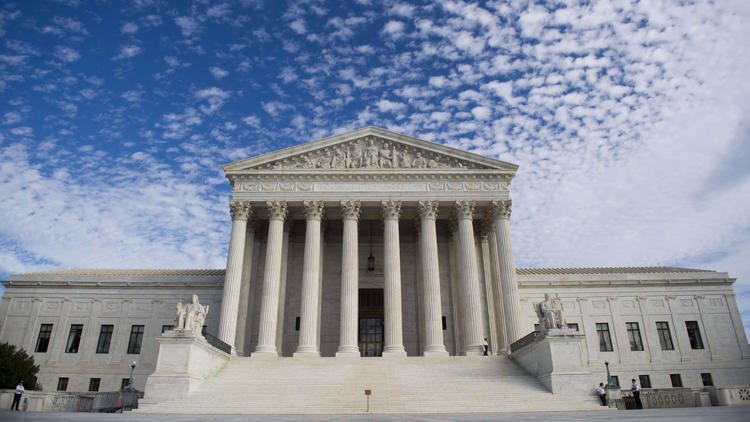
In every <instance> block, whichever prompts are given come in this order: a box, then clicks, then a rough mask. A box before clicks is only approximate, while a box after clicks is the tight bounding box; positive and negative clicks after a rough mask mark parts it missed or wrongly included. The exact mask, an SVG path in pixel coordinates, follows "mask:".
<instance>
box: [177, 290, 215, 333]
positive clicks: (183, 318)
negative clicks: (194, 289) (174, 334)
mask: <svg viewBox="0 0 750 422" xmlns="http://www.w3.org/2000/svg"><path fill="white" fill-rule="evenodd" d="M208 306H209V305H201V304H200V302H198V295H193V300H192V302H191V303H188V304H187V305H183V304H182V302H177V316H176V319H175V328H174V329H175V331H181V332H190V333H192V334H193V335H194V336H196V337H203V334H202V333H201V331H202V329H203V323H204V322H205V321H206V315H208Z"/></svg>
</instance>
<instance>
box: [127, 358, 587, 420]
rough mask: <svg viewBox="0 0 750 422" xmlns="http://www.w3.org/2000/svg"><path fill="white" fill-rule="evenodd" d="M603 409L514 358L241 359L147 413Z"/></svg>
mask: <svg viewBox="0 0 750 422" xmlns="http://www.w3.org/2000/svg"><path fill="white" fill-rule="evenodd" d="M365 389H369V390H371V392H372V394H371V395H370V402H369V406H370V410H369V411H370V412H373V413H457V412H520V411H535V410H539V411H542V410H586V409H592V410H594V409H600V406H598V404H597V403H598V402H597V399H596V397H595V396H589V397H566V396H561V395H553V394H551V393H549V392H548V391H547V390H546V389H545V388H544V387H543V386H542V385H541V384H540V383H539V382H538V381H537V380H536V379H535V378H533V377H531V376H529V375H528V374H526V373H525V372H524V371H523V370H522V369H521V368H520V367H519V366H517V365H516V364H515V363H514V362H513V361H511V360H510V359H508V358H507V357H501V356H490V357H445V358H430V359H426V358H419V357H409V358H354V359H342V358H244V357H235V358H233V359H232V360H231V361H230V362H229V363H228V364H227V365H226V366H225V367H224V368H223V369H222V370H221V371H220V372H219V373H218V374H216V375H215V376H213V377H212V378H209V379H207V380H206V381H205V382H204V383H203V384H202V385H201V387H200V388H199V389H198V391H196V392H195V393H193V394H192V395H191V396H190V397H189V398H188V399H186V400H175V401H167V402H162V403H156V404H144V405H142V406H141V408H140V409H139V410H138V411H139V412H149V413H180V414H210V413H219V414H338V413H362V412H366V411H367V399H366V396H365V395H364V390H365Z"/></svg>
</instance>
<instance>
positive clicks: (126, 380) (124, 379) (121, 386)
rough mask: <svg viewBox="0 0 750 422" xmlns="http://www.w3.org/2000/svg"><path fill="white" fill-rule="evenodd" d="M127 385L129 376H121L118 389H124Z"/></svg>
mask: <svg viewBox="0 0 750 422" xmlns="http://www.w3.org/2000/svg"><path fill="white" fill-rule="evenodd" d="M128 385H130V378H123V379H122V382H121V383H120V390H124V389H125V387H127V386H128Z"/></svg>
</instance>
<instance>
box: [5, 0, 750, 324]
mask: <svg viewBox="0 0 750 422" xmlns="http://www.w3.org/2000/svg"><path fill="white" fill-rule="evenodd" d="M749 18H750V2H746V1H720V2H695V4H693V2H670V1H664V2H652V1H647V2H640V3H638V2H630V1H613V2H593V1H580V2H577V1H567V2H566V1H555V2H541V3H537V2H530V1H510V2H506V1H495V2H486V3H481V4H471V3H464V2H460V1H437V2H433V1H429V2H414V3H406V2H397V1H377V2H376V1H364V0H362V1H349V2H340V3H328V2H321V1H299V2H281V1H251V0H248V1H239V2H204V1H191V2H165V1H149V0H141V1H132V2H106V1H93V2H83V1H50V2H41V1H23V2H12V1H11V2H3V3H2V5H0V196H1V197H2V198H3V206H2V208H0V276H3V277H4V276H5V275H7V274H9V273H18V272H25V271H33V270H43V269H51V268H69V267H89V268H96V267H98V268H102V267H106V268H113V267H114V268H159V267H167V268H170V267H171V268H222V267H224V265H225V253H226V248H227V242H228V238H229V218H228V212H227V201H228V198H229V186H228V183H227V182H226V180H225V179H224V177H223V174H222V173H221V169H220V166H221V164H225V163H228V162H231V161H235V160H239V159H243V158H247V157H250V156H253V155H256V154H260V153H264V152H268V151H271V150H274V149H278V148H281V147H285V146H289V145H294V144H298V143H301V142H307V141H309V140H313V139H317V138H321V137H324V136H329V135H332V134H335V133H340V132H342V131H346V130H351V129H355V128H358V127H362V126H365V125H376V126H381V127H384V128H387V129H391V130H394V131H397V132H402V133H406V134H409V135H413V136H416V137H420V138H423V139H428V140H432V141H435V142H440V143H443V144H446V145H450V146H454V147H458V148H462V149H466V150H469V151H472V152H475V153H479V154H484V155H487V156H491V157H495V158H499V159H502V160H505V161H510V162H514V163H517V164H519V165H520V166H521V167H520V170H519V172H518V176H517V178H516V180H515V182H514V184H513V187H512V196H513V199H514V210H513V218H512V225H513V226H512V227H513V236H514V248H515V253H516V255H517V262H518V264H519V265H520V266H556V267H557V266H630V265H680V266H688V267H700V268H710V269H716V270H720V271H727V272H729V273H730V275H731V276H733V277H737V279H738V280H737V283H736V284H735V290H736V292H737V294H738V300H739V303H740V308H741V310H742V313H743V320H744V322H745V325H746V326H750V259H749V258H750V240H749V236H748V234H749V233H750V177H748V176H749V175H750V166H748V161H750V83H749V82H748V81H747V78H746V72H747V69H750V52H749V51H748V49H749V48H750V47H748V43H747V42H746V41H747V40H748V39H750V29H749V28H750V24H749V23H748V19H749Z"/></svg>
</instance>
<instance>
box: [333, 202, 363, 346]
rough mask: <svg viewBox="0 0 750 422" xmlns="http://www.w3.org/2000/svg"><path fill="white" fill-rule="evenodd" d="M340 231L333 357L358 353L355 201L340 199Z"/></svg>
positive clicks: (356, 220)
mask: <svg viewBox="0 0 750 422" xmlns="http://www.w3.org/2000/svg"><path fill="white" fill-rule="evenodd" d="M341 214H342V217H343V219H344V234H343V242H342V252H341V330H340V332H339V336H340V337H339V349H338V351H336V357H359V356H360V353H359V343H358V339H357V329H358V328H359V261H358V259H357V254H358V252H359V251H358V249H359V248H358V246H359V244H358V243H359V241H358V233H357V230H358V224H359V214H360V203H359V201H342V202H341Z"/></svg>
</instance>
